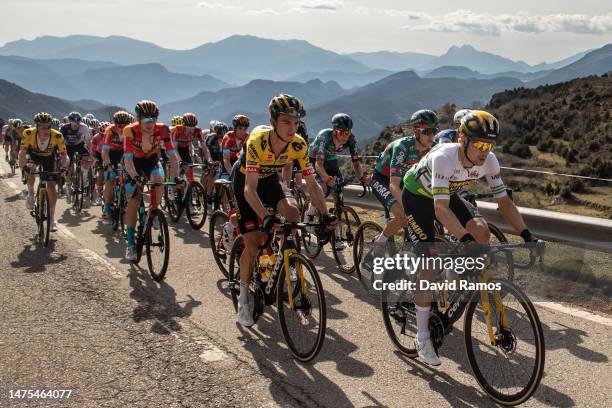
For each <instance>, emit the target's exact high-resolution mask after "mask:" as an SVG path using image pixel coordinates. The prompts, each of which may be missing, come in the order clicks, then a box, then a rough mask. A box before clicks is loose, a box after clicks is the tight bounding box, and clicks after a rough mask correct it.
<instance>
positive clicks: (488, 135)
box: [459, 110, 499, 141]
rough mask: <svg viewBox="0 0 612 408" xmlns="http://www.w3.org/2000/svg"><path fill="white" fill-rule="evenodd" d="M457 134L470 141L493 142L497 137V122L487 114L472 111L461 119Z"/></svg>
mask: <svg viewBox="0 0 612 408" xmlns="http://www.w3.org/2000/svg"><path fill="white" fill-rule="evenodd" d="M459 133H463V134H464V135H466V136H467V137H468V138H470V139H483V140H491V141H495V139H497V137H498V136H499V121H498V120H497V119H496V118H495V116H493V115H491V114H490V113H489V112H485V111H481V110H474V111H471V112H469V113H468V114H466V115H465V116H464V117H463V118H462V119H461V125H460V126H459Z"/></svg>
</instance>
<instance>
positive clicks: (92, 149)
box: [89, 123, 107, 205]
mask: <svg viewBox="0 0 612 408" xmlns="http://www.w3.org/2000/svg"><path fill="white" fill-rule="evenodd" d="M106 126H107V124H106V123H102V124H100V126H98V128H97V129H94V131H95V134H94V136H93V137H92V138H91V143H90V144H89V157H91V158H93V160H94V164H95V168H96V169H99V170H98V173H97V175H96V200H95V201H94V205H102V190H103V188H104V175H103V173H102V146H103V144H104V130H105V128H106Z"/></svg>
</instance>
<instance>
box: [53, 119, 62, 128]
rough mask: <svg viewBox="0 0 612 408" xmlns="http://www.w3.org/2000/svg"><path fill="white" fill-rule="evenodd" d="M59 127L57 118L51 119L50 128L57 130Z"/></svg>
mask: <svg viewBox="0 0 612 408" xmlns="http://www.w3.org/2000/svg"><path fill="white" fill-rule="evenodd" d="M60 125H61V123H60V120H59V119H58V118H53V120H52V121H51V126H52V127H53V129H59V127H60Z"/></svg>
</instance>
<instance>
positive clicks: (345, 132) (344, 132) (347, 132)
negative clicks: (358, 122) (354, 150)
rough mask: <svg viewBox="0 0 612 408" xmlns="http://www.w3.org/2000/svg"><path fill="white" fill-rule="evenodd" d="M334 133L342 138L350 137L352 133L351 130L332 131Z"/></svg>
mask: <svg viewBox="0 0 612 408" xmlns="http://www.w3.org/2000/svg"><path fill="white" fill-rule="evenodd" d="M334 130H335V131H336V132H338V134H340V135H342V136H350V135H351V133H353V131H352V130H351V129H347V130H342V129H334Z"/></svg>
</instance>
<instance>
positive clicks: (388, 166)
mask: <svg viewBox="0 0 612 408" xmlns="http://www.w3.org/2000/svg"><path fill="white" fill-rule="evenodd" d="M409 123H410V125H411V126H412V133H413V136H406V137H402V138H399V139H397V140H394V141H392V142H391V143H389V144H388V145H387V147H385V150H383V151H382V153H380V155H379V156H378V159H377V160H376V167H375V169H374V174H373V175H372V192H373V193H374V196H376V198H377V199H378V201H380V203H381V204H382V205H383V207H384V208H385V209H387V210H389V212H391V213H392V214H393V219H391V220H390V221H389V222H388V223H387V225H386V226H385V228H384V230H383V231H382V233H381V234H380V235H379V236H378V237H377V238H376V244H375V245H374V251H373V253H372V256H373V257H380V256H383V255H384V247H385V244H386V242H387V239H388V238H389V237H390V236H392V235H393V234H395V233H396V232H397V231H399V230H400V229H401V228H402V227H403V226H404V223H405V222H406V217H405V216H404V207H403V205H402V177H404V174H405V173H406V171H407V170H408V169H409V168H410V167H411V166H412V165H413V164H415V163H417V162H418V161H419V159H420V158H421V157H423V156H424V155H425V153H427V151H428V150H429V149H430V148H431V145H432V143H433V138H434V135H435V134H436V132H437V130H438V116H437V115H436V113H435V112H434V111H431V110H427V109H422V110H419V111H416V112H414V113H413V114H412V116H411V118H410V122H409Z"/></svg>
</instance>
